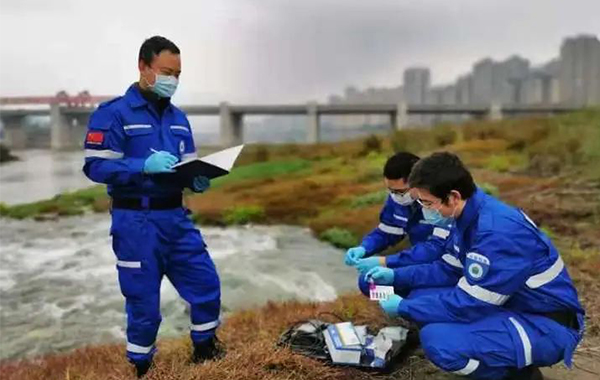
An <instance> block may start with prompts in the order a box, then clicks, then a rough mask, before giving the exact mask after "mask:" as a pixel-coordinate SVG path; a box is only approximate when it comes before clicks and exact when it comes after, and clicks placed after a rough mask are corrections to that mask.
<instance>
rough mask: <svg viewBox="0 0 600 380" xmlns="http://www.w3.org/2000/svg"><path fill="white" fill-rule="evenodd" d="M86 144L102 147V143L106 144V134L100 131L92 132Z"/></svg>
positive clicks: (88, 135)
mask: <svg viewBox="0 0 600 380" xmlns="http://www.w3.org/2000/svg"><path fill="white" fill-rule="evenodd" d="M85 142H86V144H94V145H102V143H103V142H104V133H103V132H98V131H94V132H91V131H90V132H88V134H87V137H86V139H85Z"/></svg>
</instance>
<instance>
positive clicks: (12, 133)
mask: <svg viewBox="0 0 600 380" xmlns="http://www.w3.org/2000/svg"><path fill="white" fill-rule="evenodd" d="M24 121H25V116H2V123H3V124H4V144H5V145H6V146H7V147H8V148H11V149H25V148H27V133H26V131H25V125H24Z"/></svg>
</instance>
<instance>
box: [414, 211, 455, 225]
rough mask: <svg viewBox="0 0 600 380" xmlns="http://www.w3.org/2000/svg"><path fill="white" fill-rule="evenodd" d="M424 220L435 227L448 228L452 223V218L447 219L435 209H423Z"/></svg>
mask: <svg viewBox="0 0 600 380" xmlns="http://www.w3.org/2000/svg"><path fill="white" fill-rule="evenodd" d="M421 210H423V218H425V221H426V222H427V223H429V224H433V225H434V226H447V225H449V224H450V223H452V218H446V217H444V216H443V215H442V213H441V212H440V211H439V210H436V209H433V208H427V207H423V208H422V209H421Z"/></svg>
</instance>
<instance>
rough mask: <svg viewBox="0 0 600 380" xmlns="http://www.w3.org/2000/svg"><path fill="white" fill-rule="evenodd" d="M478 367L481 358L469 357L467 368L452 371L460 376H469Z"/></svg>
mask: <svg viewBox="0 0 600 380" xmlns="http://www.w3.org/2000/svg"><path fill="white" fill-rule="evenodd" d="M477 367H479V360H475V359H469V361H468V362H467V365H466V366H465V368H463V369H459V370H458V371H453V372H452V373H453V374H455V375H460V376H468V375H470V374H472V373H473V372H475V370H476V369H477Z"/></svg>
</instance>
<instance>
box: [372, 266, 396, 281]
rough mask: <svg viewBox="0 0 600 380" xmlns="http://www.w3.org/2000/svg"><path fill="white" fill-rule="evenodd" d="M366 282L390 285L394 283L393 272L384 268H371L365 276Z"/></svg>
mask: <svg viewBox="0 0 600 380" xmlns="http://www.w3.org/2000/svg"><path fill="white" fill-rule="evenodd" d="M365 279H366V280H367V281H373V282H374V283H375V284H377V285H392V284H393V283H394V270H393V269H390V268H384V267H375V268H371V269H370V270H369V271H368V272H367V274H366V275H365Z"/></svg>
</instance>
